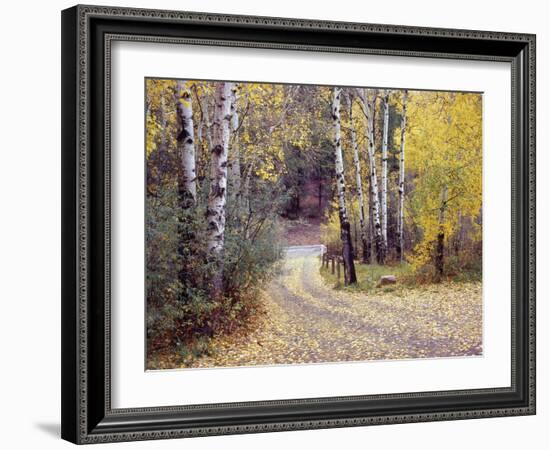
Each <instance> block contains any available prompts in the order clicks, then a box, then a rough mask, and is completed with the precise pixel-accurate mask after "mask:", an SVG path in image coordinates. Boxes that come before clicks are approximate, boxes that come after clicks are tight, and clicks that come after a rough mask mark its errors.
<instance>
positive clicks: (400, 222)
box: [397, 91, 408, 262]
mask: <svg viewBox="0 0 550 450" xmlns="http://www.w3.org/2000/svg"><path fill="white" fill-rule="evenodd" d="M407 97H408V92H407V91H404V92H403V110H402V111H401V140H400V149H399V206H398V213H397V240H398V254H399V259H400V260H401V262H403V259H404V257H403V256H404V251H405V240H404V234H403V233H404V220H405V136H406V133H405V131H406V128H407Z"/></svg>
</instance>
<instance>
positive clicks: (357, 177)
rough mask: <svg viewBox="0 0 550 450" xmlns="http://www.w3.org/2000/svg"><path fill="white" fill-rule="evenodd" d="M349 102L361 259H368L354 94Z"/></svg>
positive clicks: (348, 99)
mask: <svg viewBox="0 0 550 450" xmlns="http://www.w3.org/2000/svg"><path fill="white" fill-rule="evenodd" d="M346 100H347V103H348V117H349V122H350V134H351V145H352V147H353V165H354V166H355V184H356V186H357V201H358V203H359V231H360V234H361V245H362V248H363V251H362V255H361V260H362V261H363V263H366V262H367V260H368V242H367V221H366V217H365V201H364V198H363V182H362V179H361V161H360V160H359V145H358V144H357V132H356V131H355V124H354V123H353V94H348V95H346Z"/></svg>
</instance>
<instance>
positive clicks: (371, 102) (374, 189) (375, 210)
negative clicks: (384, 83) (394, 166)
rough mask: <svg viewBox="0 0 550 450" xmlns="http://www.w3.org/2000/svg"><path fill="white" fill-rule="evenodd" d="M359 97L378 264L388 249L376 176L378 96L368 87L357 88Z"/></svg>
mask: <svg viewBox="0 0 550 450" xmlns="http://www.w3.org/2000/svg"><path fill="white" fill-rule="evenodd" d="M357 93H358V97H359V99H360V101H361V106H362V109H363V113H364V115H365V119H366V121H367V126H366V130H367V142H368V145H367V155H368V159H369V185H370V204H371V207H372V225H371V226H372V234H373V238H374V247H375V251H376V260H377V262H378V264H384V261H385V258H386V249H385V245H384V239H383V237H382V227H381V225H380V201H379V198H378V177H377V176H376V158H375V154H374V108H375V102H376V97H375V96H374V97H373V98H369V95H368V91H367V90H366V89H358V90H357Z"/></svg>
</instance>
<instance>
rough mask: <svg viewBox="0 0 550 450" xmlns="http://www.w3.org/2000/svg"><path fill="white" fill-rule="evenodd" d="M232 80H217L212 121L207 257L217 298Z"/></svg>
mask: <svg viewBox="0 0 550 450" xmlns="http://www.w3.org/2000/svg"><path fill="white" fill-rule="evenodd" d="M231 88H232V83H218V84H217V85H216V93H215V101H216V105H215V110H214V119H213V122H212V147H211V155H210V158H211V159H210V191H209V194H208V207H207V210H206V218H207V221H208V243H207V250H208V258H209V262H211V263H212V264H213V274H212V278H211V286H210V288H211V289H210V290H211V295H212V297H214V298H218V297H219V296H220V295H221V294H222V292H223V249H224V233H225V205H226V196H227V151H228V146H229V127H230V120H231Z"/></svg>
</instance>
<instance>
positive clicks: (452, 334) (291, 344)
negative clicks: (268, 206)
mask: <svg viewBox="0 0 550 450" xmlns="http://www.w3.org/2000/svg"><path fill="white" fill-rule="evenodd" d="M319 254H320V247H309V248H308V247H301V248H300V247H295V248H290V249H289V250H288V251H287V254H286V257H285V259H284V262H283V267H282V270H281V273H280V275H279V276H278V277H277V278H276V279H274V280H273V281H272V282H271V284H270V285H269V286H268V288H267V289H266V290H265V292H264V296H263V302H264V307H265V313H264V314H262V315H261V317H258V318H257V321H256V323H255V326H254V328H253V329H252V330H251V331H250V330H248V331H247V332H246V333H244V332H243V333H236V334H232V335H230V336H223V337H218V338H214V339H213V341H212V342H211V346H210V350H209V354H208V355H203V356H202V357H200V358H198V359H196V360H194V361H193V362H192V363H191V364H190V366H191V367H220V366H221V367H230V366H233V367H234V366H250V365H269V364H296V363H320V362H336V361H364V360H379V359H408V358H432V357H451V356H471V355H481V354H482V346H481V342H482V341H481V339H482V296H481V283H480V282H464V283H449V282H447V283H440V284H435V285H426V286H418V287H409V286H399V285H397V286H395V287H394V286H392V288H391V289H383V288H382V289H378V290H376V291H375V292H369V293H365V292H361V291H359V290H358V291H354V290H350V289H334V286H333V284H331V283H327V281H326V280H325V279H324V278H323V277H322V275H321V273H320V270H319V269H320V258H319ZM187 367H189V366H187Z"/></svg>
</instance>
